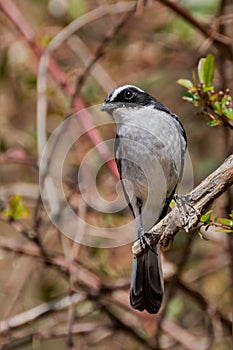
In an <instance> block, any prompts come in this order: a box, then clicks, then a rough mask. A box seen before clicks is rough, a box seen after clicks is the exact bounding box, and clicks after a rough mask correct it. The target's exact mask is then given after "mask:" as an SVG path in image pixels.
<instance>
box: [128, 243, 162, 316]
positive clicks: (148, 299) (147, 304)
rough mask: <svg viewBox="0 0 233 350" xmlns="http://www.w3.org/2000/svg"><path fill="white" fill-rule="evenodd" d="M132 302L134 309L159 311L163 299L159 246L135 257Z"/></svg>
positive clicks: (131, 291) (150, 311) (131, 288)
mask: <svg viewBox="0 0 233 350" xmlns="http://www.w3.org/2000/svg"><path fill="white" fill-rule="evenodd" d="M132 265H133V266H132V279H131V286H130V303H131V305H132V307H133V308H134V309H137V310H139V311H143V310H147V311H148V312H149V313H157V312H158V311H159V309H160V306H161V304H162V299H163V289H164V287H163V277H162V269H161V260H160V253H159V247H158V246H157V247H156V250H155V251H152V250H151V249H150V250H148V251H147V252H145V253H144V254H143V255H142V256H140V257H139V258H136V259H135V258H134V259H133V264H132Z"/></svg>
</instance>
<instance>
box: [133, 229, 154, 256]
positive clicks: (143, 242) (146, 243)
mask: <svg viewBox="0 0 233 350" xmlns="http://www.w3.org/2000/svg"><path fill="white" fill-rule="evenodd" d="M138 233H139V239H140V246H141V249H142V250H143V251H144V252H146V251H148V250H149V249H150V250H152V252H154V253H155V254H157V252H156V250H155V248H154V247H153V246H152V245H151V243H150V240H149V239H148V237H150V236H151V233H148V232H144V230H143V229H142V228H141V229H139V230H138Z"/></svg>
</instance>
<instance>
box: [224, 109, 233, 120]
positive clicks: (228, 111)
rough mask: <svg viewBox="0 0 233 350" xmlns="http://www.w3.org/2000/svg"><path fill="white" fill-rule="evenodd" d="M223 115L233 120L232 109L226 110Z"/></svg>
mask: <svg viewBox="0 0 233 350" xmlns="http://www.w3.org/2000/svg"><path fill="white" fill-rule="evenodd" d="M223 113H224V114H225V116H226V117H227V118H228V119H230V120H233V109H232V108H225V109H224V111H223Z"/></svg>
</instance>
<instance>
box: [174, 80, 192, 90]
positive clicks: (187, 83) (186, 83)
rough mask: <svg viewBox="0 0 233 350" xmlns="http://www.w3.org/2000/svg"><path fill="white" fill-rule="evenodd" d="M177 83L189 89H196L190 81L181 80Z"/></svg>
mask: <svg viewBox="0 0 233 350" xmlns="http://www.w3.org/2000/svg"><path fill="white" fill-rule="evenodd" d="M177 83H178V84H180V85H182V86H184V87H186V88H187V89H192V88H193V87H194V85H193V83H192V82H191V81H190V80H188V79H179V80H177Z"/></svg>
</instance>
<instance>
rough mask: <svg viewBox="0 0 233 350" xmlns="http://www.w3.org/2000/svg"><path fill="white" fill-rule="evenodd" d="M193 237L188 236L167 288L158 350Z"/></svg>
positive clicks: (157, 339)
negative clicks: (162, 327) (164, 322)
mask: <svg viewBox="0 0 233 350" xmlns="http://www.w3.org/2000/svg"><path fill="white" fill-rule="evenodd" d="M193 241H194V240H193V236H191V235H190V236H188V238H187V241H186V244H185V246H184V247H183V250H182V255H181V258H180V261H179V263H178V264H177V265H178V267H177V270H176V273H175V274H174V276H173V277H172V278H171V280H170V282H169V285H168V288H167V292H166V295H165V300H164V302H163V308H162V310H161V312H160V313H159V315H158V323H157V332H156V335H155V338H156V344H157V346H158V348H159V347H160V345H159V336H160V333H161V330H162V329H161V325H162V323H163V320H164V318H165V316H166V312H167V308H168V305H169V302H170V300H172V298H173V297H174V295H175V294H176V290H177V282H178V280H179V278H180V276H181V274H182V272H183V270H184V267H185V264H186V262H187V260H188V258H189V256H190V253H191V248H192V244H193Z"/></svg>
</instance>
